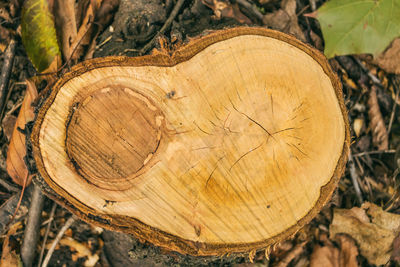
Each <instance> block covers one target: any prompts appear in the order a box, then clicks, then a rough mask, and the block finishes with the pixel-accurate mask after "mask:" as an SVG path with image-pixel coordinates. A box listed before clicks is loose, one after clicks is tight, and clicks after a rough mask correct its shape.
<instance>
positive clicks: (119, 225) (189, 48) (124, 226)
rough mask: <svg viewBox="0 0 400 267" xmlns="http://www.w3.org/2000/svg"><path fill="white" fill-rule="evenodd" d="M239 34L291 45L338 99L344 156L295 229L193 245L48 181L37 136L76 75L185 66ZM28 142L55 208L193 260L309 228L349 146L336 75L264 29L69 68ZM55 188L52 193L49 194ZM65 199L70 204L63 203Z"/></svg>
mask: <svg viewBox="0 0 400 267" xmlns="http://www.w3.org/2000/svg"><path fill="white" fill-rule="evenodd" d="M241 35H260V36H266V37H271V38H274V39H277V40H281V41H284V42H286V43H289V44H291V45H293V46H295V47H296V48H298V49H300V50H302V51H304V52H305V53H307V54H308V55H309V56H311V57H312V58H313V59H314V60H316V61H317V62H318V63H319V64H320V66H321V67H322V69H323V70H324V72H325V73H326V75H328V77H329V78H330V80H331V83H332V86H333V87H334V89H335V93H336V97H337V99H338V102H339V105H340V109H341V111H342V115H343V120H344V123H345V142H344V145H343V149H342V154H341V156H340V158H339V160H338V163H337V165H336V168H335V171H334V173H333V176H332V178H331V179H330V181H329V182H328V183H327V184H326V185H324V186H323V187H321V190H320V197H319V199H318V200H317V202H316V203H315V205H314V207H312V208H311V210H310V211H309V212H308V213H307V214H306V215H305V216H304V217H303V218H302V219H300V220H299V221H298V222H297V223H296V224H295V225H293V226H291V227H290V228H288V229H287V230H286V231H284V232H282V233H280V234H278V235H276V236H274V237H271V238H268V239H265V240H262V241H259V242H252V243H232V244H215V243H204V242H195V241H192V240H186V239H183V238H180V237H178V236H175V235H172V234H169V233H166V232H164V231H161V230H159V229H156V228H153V227H151V226H149V225H146V224H144V223H143V222H141V221H139V220H137V219H134V218H131V217H127V216H108V215H104V214H100V215H99V214H98V213H97V212H96V211H95V210H93V209H92V208H90V207H87V206H86V205H85V204H83V203H81V202H80V201H78V200H77V199H75V198H74V197H73V196H71V195H70V194H68V193H67V192H66V191H64V190H63V189H62V188H60V187H59V186H58V185H57V184H56V183H55V182H53V181H52V179H51V178H50V176H49V175H48V173H47V172H46V169H45V168H44V164H43V160H42V158H41V153H40V148H39V133H40V128H41V124H42V122H43V119H44V117H45V115H46V112H47V110H48V109H49V107H50V106H51V104H52V103H53V101H54V99H55V97H56V95H57V93H58V91H59V89H60V88H61V87H62V86H63V85H64V84H65V83H66V82H68V81H69V80H71V79H73V78H74V77H76V76H79V75H81V74H83V73H85V72H87V71H90V70H92V69H95V68H102V67H110V66H165V67H170V66H174V65H176V64H178V63H180V62H184V61H187V60H189V59H190V58H192V57H193V56H194V55H196V54H197V53H199V52H201V51H202V50H204V49H205V48H206V47H208V46H210V45H212V44H214V43H217V42H220V41H224V40H227V39H231V38H234V37H237V36H241ZM31 142H32V146H33V156H34V158H35V161H36V164H37V168H38V171H39V173H40V175H41V176H42V177H41V178H42V179H43V180H41V179H40V178H39V180H37V181H36V182H37V183H38V184H40V185H41V187H42V189H43V190H44V192H45V193H46V194H47V195H48V196H49V197H50V198H51V199H53V200H55V201H56V202H58V203H59V204H61V205H63V206H65V207H66V208H67V209H68V210H69V211H71V212H72V213H74V214H76V215H77V216H79V217H80V218H82V219H83V220H85V221H87V222H88V223H92V224H94V225H98V226H100V227H103V228H106V229H110V230H114V231H120V232H124V233H129V234H133V235H134V236H135V237H137V238H138V239H139V240H141V241H149V242H150V243H153V244H154V245H156V246H160V247H163V248H165V249H168V250H173V251H177V252H179V253H181V254H190V255H194V256H211V255H216V256H222V255H225V254H230V253H246V252H251V251H254V250H260V249H265V248H267V247H270V246H272V245H274V244H276V243H279V242H281V241H283V240H285V239H287V238H289V237H291V236H293V235H294V234H296V232H297V231H299V230H300V229H301V228H302V227H303V226H304V225H306V224H307V223H309V222H310V221H311V220H312V219H313V218H314V217H315V216H316V215H317V214H318V213H319V212H320V210H321V209H322V207H323V206H324V205H325V204H326V203H327V202H328V201H329V199H330V198H331V195H332V193H333V191H334V190H335V188H336V187H337V184H338V182H339V180H340V178H341V176H342V175H343V173H344V170H345V166H346V161H347V157H348V152H349V146H350V131H349V122H348V117H347V111H346V107H345V105H344V100H343V93H342V86H341V83H340V81H339V79H338V77H337V75H336V74H335V73H334V72H333V71H332V69H331V67H330V65H329V63H328V61H327V59H326V58H325V56H324V55H323V54H322V53H320V52H319V51H318V50H317V49H315V48H313V47H311V46H309V45H307V44H304V43H302V42H300V41H299V40H297V39H296V38H294V37H292V36H290V35H287V34H284V33H282V32H278V31H274V30H270V29H265V28H250V27H238V28H232V29H225V30H219V31H215V32H212V33H209V34H208V35H206V36H202V37H198V38H194V39H191V40H190V41H189V43H188V44H186V45H184V46H182V47H180V48H178V49H177V50H176V51H174V52H173V53H170V54H169V53H168V52H167V51H155V52H154V53H153V54H152V55H147V56H142V57H134V58H129V57H122V56H110V57H105V58H95V59H92V60H88V61H85V62H82V63H80V64H78V65H75V66H74V67H72V69H71V71H70V72H68V73H67V74H65V75H64V76H63V77H62V78H61V79H60V80H59V81H58V82H57V83H56V84H55V85H54V87H53V88H52V92H51V94H50V96H49V97H48V99H47V100H46V101H45V103H44V104H43V106H42V107H41V109H40V110H39V113H38V115H37V118H36V121H35V125H34V128H33V131H32V136H31ZM53 189H54V190H53ZM67 200H69V202H68V201H67Z"/></svg>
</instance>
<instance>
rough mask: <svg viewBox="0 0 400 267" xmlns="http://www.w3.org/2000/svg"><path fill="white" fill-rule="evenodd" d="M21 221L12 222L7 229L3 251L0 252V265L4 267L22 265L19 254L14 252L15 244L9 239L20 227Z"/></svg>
mask: <svg viewBox="0 0 400 267" xmlns="http://www.w3.org/2000/svg"><path fill="white" fill-rule="evenodd" d="M21 226H22V222H17V223H16V224H13V225H12V226H11V227H10V229H9V230H8V233H7V236H6V238H5V239H4V241H3V251H2V254H1V261H0V266H4V267H19V266H22V262H21V258H20V256H19V255H18V254H17V253H16V252H15V247H14V246H15V244H13V242H12V241H11V240H10V237H11V236H12V235H15V233H16V232H17V231H18V230H19V229H20V228H21Z"/></svg>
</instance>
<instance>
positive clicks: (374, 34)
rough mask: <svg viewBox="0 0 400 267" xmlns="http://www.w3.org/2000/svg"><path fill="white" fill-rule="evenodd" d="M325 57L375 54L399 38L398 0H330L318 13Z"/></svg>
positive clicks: (399, 4) (399, 0)
mask: <svg viewBox="0 0 400 267" xmlns="http://www.w3.org/2000/svg"><path fill="white" fill-rule="evenodd" d="M317 19H318V21H319V23H320V24H321V29H322V34H323V37H324V40H325V55H326V56H327V57H328V58H330V57H334V56H339V55H347V54H361V53H370V54H373V55H377V54H378V53H380V52H382V51H383V50H385V48H386V47H387V46H388V45H389V44H390V42H391V41H393V39H394V38H396V37H398V36H400V0H331V1H328V2H327V3H325V4H324V5H323V6H322V7H321V8H319V9H318V10H317Z"/></svg>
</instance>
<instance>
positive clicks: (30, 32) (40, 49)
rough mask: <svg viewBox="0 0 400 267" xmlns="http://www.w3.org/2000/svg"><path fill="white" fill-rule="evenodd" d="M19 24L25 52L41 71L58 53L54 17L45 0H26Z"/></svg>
mask: <svg viewBox="0 0 400 267" xmlns="http://www.w3.org/2000/svg"><path fill="white" fill-rule="evenodd" d="M21 24H22V25H21V34H22V43H23V44H24V47H25V50H26V53H27V54H28V57H29V59H30V60H31V61H32V63H33V65H34V66H35V68H36V69H37V70H38V71H39V72H42V71H43V70H45V69H47V68H48V67H49V66H50V64H51V63H52V62H53V60H54V58H55V57H56V56H58V55H60V49H59V48H58V43H57V35H56V29H55V28H54V19H53V16H52V14H51V12H50V10H49V6H48V3H47V0H26V1H25V3H24V7H23V10H22V22H21Z"/></svg>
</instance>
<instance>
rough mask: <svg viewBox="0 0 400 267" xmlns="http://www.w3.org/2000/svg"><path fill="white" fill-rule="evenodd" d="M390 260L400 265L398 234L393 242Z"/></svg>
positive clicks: (399, 237)
mask: <svg viewBox="0 0 400 267" xmlns="http://www.w3.org/2000/svg"><path fill="white" fill-rule="evenodd" d="M390 258H391V259H392V260H394V261H396V262H397V263H400V233H398V234H397V236H396V238H395V239H394V241H393V251H392V255H391V257H390Z"/></svg>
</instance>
